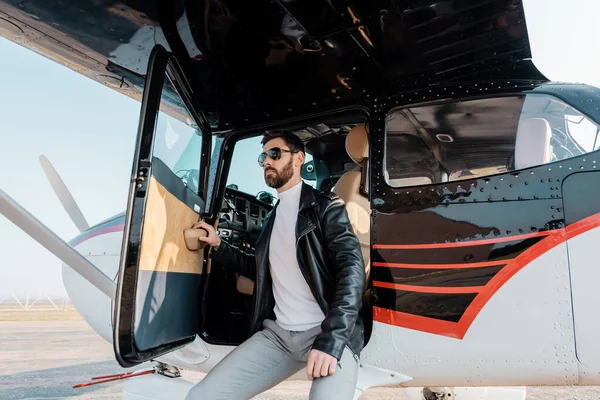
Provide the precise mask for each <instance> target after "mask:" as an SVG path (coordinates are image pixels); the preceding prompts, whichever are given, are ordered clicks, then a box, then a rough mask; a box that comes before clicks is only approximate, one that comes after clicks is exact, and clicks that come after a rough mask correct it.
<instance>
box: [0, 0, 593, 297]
mask: <svg viewBox="0 0 600 400" xmlns="http://www.w3.org/2000/svg"><path fill="white" fill-rule="evenodd" d="M525 11H526V17H527V25H528V29H529V35H530V41H531V46H532V52H533V60H534V62H535V64H536V65H537V67H538V68H539V69H540V70H541V71H542V72H543V73H544V74H545V75H546V76H547V77H548V78H550V79H552V80H560V81H570V82H584V83H587V84H591V85H594V86H597V87H600V72H599V71H600V69H599V67H600V29H599V28H598V21H597V18H598V15H600V2H598V1H593V0H571V1H569V2H568V3H567V2H564V1H560V0H529V1H527V0H525ZM0 93H1V96H0V121H1V122H0V188H2V190H4V191H5V192H7V193H8V194H9V195H10V196H12V197H13V198H14V199H16V200H17V201H18V202H19V203H20V204H21V205H22V206H24V207H25V208H26V209H28V210H29V211H30V212H32V213H33V214H34V215H35V216H36V217H37V218H39V219H40V220H41V221H42V222H43V223H44V224H46V225H47V226H48V227H50V228H51V229H53V230H54V231H55V232H56V233H57V234H58V235H59V236H60V237H62V238H63V239H65V240H69V239H71V238H72V237H73V236H75V235H77V233H78V230H77V229H76V228H75V226H74V225H73V224H72V223H71V221H70V219H69V217H68V216H67V214H66V213H65V212H64V210H63V209H62V207H61V205H60V203H59V201H58V200H57V198H56V196H55V195H54V193H53V192H52V190H51V188H50V185H49V184H48V182H47V181H46V178H45V175H44V174H43V172H42V169H41V167H40V164H39V161H38V157H39V155H40V154H44V155H46V156H47V157H48V158H49V159H50V161H51V162H52V163H53V164H54V166H55V167H56V169H57V170H58V172H59V174H60V175H61V177H62V178H63V180H64V181H65V183H66V184H67V186H68V187H69V189H70V191H71V192H72V194H73V196H74V198H75V199H76V201H77V202H78V204H79V206H80V208H81V210H82V211H83V214H84V215H85V217H86V219H87V220H88V222H89V223H90V224H94V223H97V222H99V221H101V220H103V219H105V218H107V217H109V216H111V215H114V214H116V213H118V212H121V211H122V210H124V208H125V203H126V200H127V190H128V176H129V174H130V171H131V162H132V156H133V145H134V140H135V135H136V128H137V122H138V118H139V108H140V105H139V103H137V102H135V101H133V100H130V99H129V98H127V97H125V96H123V95H120V94H118V93H116V92H114V91H112V90H110V89H108V88H106V87H103V86H102V85H100V84H99V83H96V82H94V81H91V80H89V79H87V78H84V77H82V76H80V75H78V74H77V73H75V72H73V71H70V70H68V69H66V68H64V67H62V66H59V65H58V64H56V63H54V62H52V61H49V60H47V59H45V58H43V57H42V56H39V55H37V54H35V53H33V52H31V51H28V50H26V49H24V48H22V47H20V46H18V45H16V44H14V43H12V42H9V41H7V40H4V39H0ZM252 159H253V160H254V159H255V156H254V155H253V156H252ZM0 257H1V258H0V260H1V262H0V298H1V296H2V294H3V293H9V292H27V291H29V292H31V293H40V292H41V293H44V292H47V293H57V292H58V293H60V292H63V291H64V289H63V287H62V282H61V274H60V261H59V260H58V259H57V258H56V257H54V256H53V255H52V254H51V253H49V252H48V251H47V250H46V249H45V248H43V247H42V246H40V245H39V244H37V243H36V242H35V241H33V239H31V238H30V237H29V236H27V235H26V234H24V233H23V232H21V231H20V230H19V229H17V228H16V227H15V226H14V225H12V223H10V222H9V221H8V220H6V219H4V217H2V216H0Z"/></svg>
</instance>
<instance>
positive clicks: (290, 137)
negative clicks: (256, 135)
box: [260, 131, 306, 154]
mask: <svg viewBox="0 0 600 400" xmlns="http://www.w3.org/2000/svg"><path fill="white" fill-rule="evenodd" d="M277 138H282V139H283V141H284V142H285V144H286V145H287V147H289V149H290V150H291V151H293V152H298V151H301V152H303V153H304V154H306V151H305V150H304V143H302V140H300V138H299V137H298V136H296V135H294V134H293V133H289V132H282V131H274V132H266V133H265V134H264V135H263V138H262V141H261V142H260V144H262V145H263V146H264V145H265V144H266V143H267V142H269V141H271V140H273V139H277Z"/></svg>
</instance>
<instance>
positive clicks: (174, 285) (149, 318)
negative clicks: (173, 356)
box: [133, 271, 201, 351]
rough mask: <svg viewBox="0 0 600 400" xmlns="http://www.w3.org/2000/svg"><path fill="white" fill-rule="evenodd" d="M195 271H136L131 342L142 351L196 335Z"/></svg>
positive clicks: (196, 301)
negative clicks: (188, 272) (133, 328)
mask: <svg viewBox="0 0 600 400" xmlns="http://www.w3.org/2000/svg"><path fill="white" fill-rule="evenodd" d="M200 277H201V275H199V274H186V273H179V272H153V271H139V273H138V281H137V293H136V303H135V324H134V327H135V330H134V334H133V337H134V341H135V345H136V347H137V349H138V350H141V351H144V350H149V349H152V348H156V347H158V346H161V345H164V344H168V343H171V342H175V341H178V340H181V339H186V338H188V337H190V336H191V337H193V336H195V335H196V328H197V325H198V314H199V312H198V293H199V292H198V290H199V287H200Z"/></svg>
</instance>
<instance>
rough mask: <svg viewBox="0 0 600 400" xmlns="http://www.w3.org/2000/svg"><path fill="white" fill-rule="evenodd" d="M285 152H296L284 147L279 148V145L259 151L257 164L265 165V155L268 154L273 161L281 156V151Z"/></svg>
mask: <svg viewBox="0 0 600 400" xmlns="http://www.w3.org/2000/svg"><path fill="white" fill-rule="evenodd" d="M282 152H285V153H292V154H294V153H297V151H291V150H286V149H280V148H279V147H273V148H272V149H269V150H267V151H265V152H262V153H260V155H259V156H258V165H260V166H261V167H263V166H264V165H265V159H266V158H267V156H269V158H271V159H272V160H273V161H277V160H279V159H280V158H281V153H282Z"/></svg>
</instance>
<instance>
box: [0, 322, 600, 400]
mask: <svg viewBox="0 0 600 400" xmlns="http://www.w3.org/2000/svg"><path fill="white" fill-rule="evenodd" d="M118 372H120V367H119V366H118V364H117V363H116V361H115V360H114V356H113V350H112V346H111V345H110V344H108V343H106V342H105V341H104V340H102V339H101V338H100V337H99V336H98V335H96V334H95V333H94V332H93V331H92V330H91V329H90V328H89V327H88V325H87V324H86V323H85V322H83V321H76V320H74V321H1V322H0V399H1V400H16V399H44V400H49V399H64V398H68V399H86V400H89V399H102V400H116V399H119V398H120V391H121V385H122V384H121V383H118V382H117V383H108V384H104V385H99V386H91V387H88V388H82V389H72V388H71V387H72V386H73V385H75V384H77V383H80V382H86V381H88V380H89V379H90V378H91V377H93V376H98V375H107V374H113V373H118ZM186 375H187V377H195V378H196V379H201V378H202V374H195V375H194V374H189V373H188V374H186ZM308 388H309V386H308V383H307V382H301V381H299V382H284V383H282V384H281V385H279V386H277V387H275V388H273V389H272V390H270V391H269V392H267V393H264V394H262V395H260V396H258V397H257V398H256V399H257V400H274V399H306V398H307V394H308ZM404 398H405V397H404V396H403V394H402V391H401V390H399V389H391V388H377V389H373V390H369V391H368V392H367V393H365V395H364V396H363V397H362V399H364V400H375V399H378V400H380V399H395V400H402V399H404ZM527 399H528V400H591V399H595V400H596V399H600V388H595V387H594V388H532V389H530V390H529V391H528V396H527Z"/></svg>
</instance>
